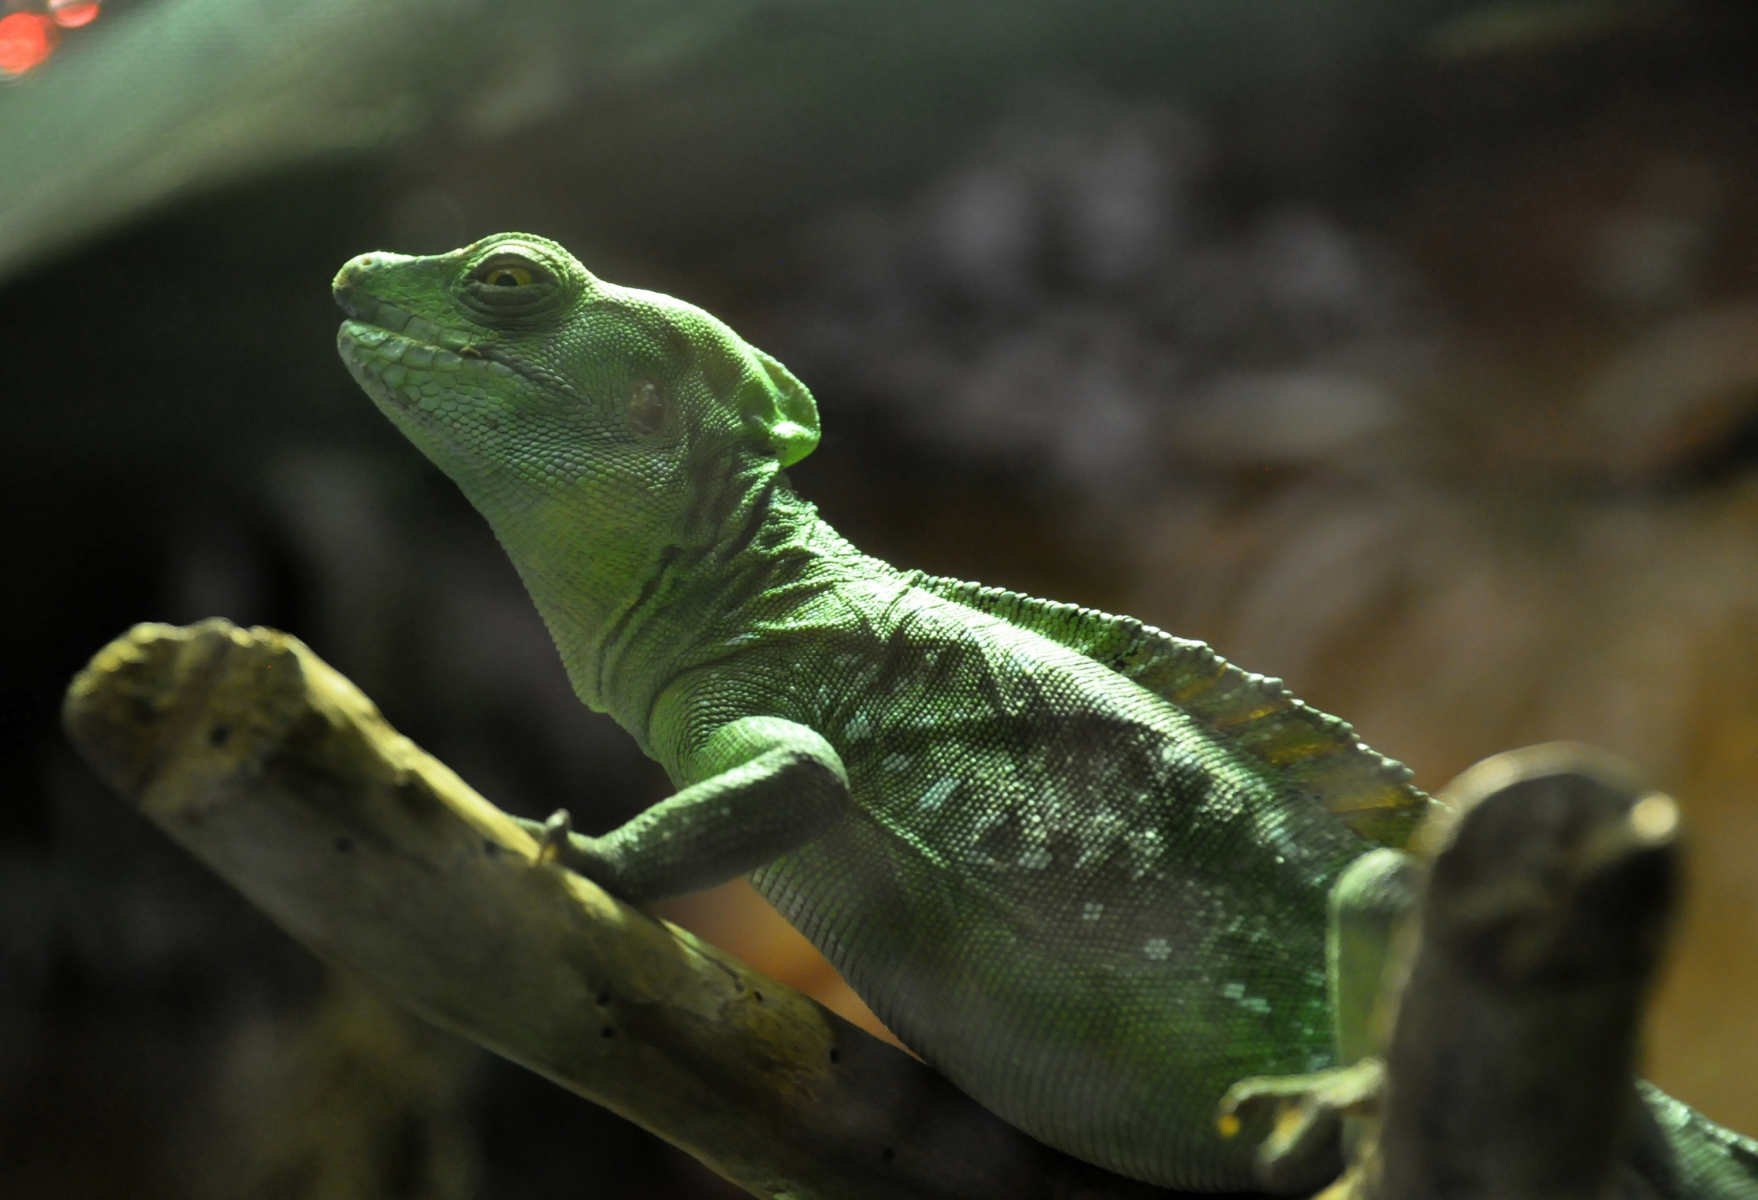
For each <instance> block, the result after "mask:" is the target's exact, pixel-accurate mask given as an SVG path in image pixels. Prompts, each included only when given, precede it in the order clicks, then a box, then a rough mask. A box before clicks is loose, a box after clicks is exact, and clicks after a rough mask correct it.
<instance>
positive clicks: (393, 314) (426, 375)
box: [336, 287, 518, 416]
mask: <svg viewBox="0 0 1758 1200" xmlns="http://www.w3.org/2000/svg"><path fill="white" fill-rule="evenodd" d="M336 303H337V304H339V305H340V306H341V308H342V311H343V312H345V313H347V314H348V316H349V318H350V319H349V320H347V321H344V322H342V328H341V329H340V330H339V331H338V333H337V335H336V345H337V348H338V349H339V350H340V351H341V352H342V359H343V361H344V362H346V363H347V364H348V367H349V369H350V371H352V372H353V374H354V376H355V378H357V379H358V380H359V381H360V382H361V384H362V385H363V386H364V387H366V389H367V391H368V392H369V393H370V394H372V395H373V396H374V398H376V399H379V400H380V401H381V402H384V403H388V404H391V405H394V406H395V407H397V408H399V409H402V410H404V411H405V412H408V413H409V414H410V415H411V416H415V415H417V414H429V415H436V414H440V413H447V414H450V413H453V412H456V411H458V410H460V409H472V408H478V407H483V406H486V404H487V401H488V399H489V391H488V389H490V388H491V387H494V386H495V385H496V384H497V383H499V382H500V381H502V380H505V379H507V378H509V377H511V376H513V375H515V374H517V373H518V372H516V371H515V370H514V369H513V368H512V367H510V366H508V365H507V364H506V363H505V362H502V361H500V359H499V357H498V356H495V355H494V354H493V351H492V350H491V349H489V348H487V347H479V346H475V345H472V344H471V342H470V340H469V339H468V338H467V337H465V336H464V335H463V334H461V333H458V332H457V331H455V330H450V329H446V328H444V327H443V326H440V325H436V324H434V323H433V322H432V321H429V320H427V319H426V318H424V317H419V316H416V315H414V314H412V313H408V312H405V311H404V310H402V309H400V308H398V307H396V306H395V305H393V304H387V303H385V302H384V301H382V300H380V299H379V298H378V297H376V296H374V295H372V294H371V293H368V292H362V291H360V290H359V289H357V288H352V287H338V288H337V289H336Z"/></svg>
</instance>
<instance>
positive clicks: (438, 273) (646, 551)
mask: <svg viewBox="0 0 1758 1200" xmlns="http://www.w3.org/2000/svg"><path fill="white" fill-rule="evenodd" d="M335 296H336V300H337V303H339V304H340V305H341V306H342V308H343V310H344V311H345V312H346V313H347V314H348V318H349V319H348V320H346V321H344V322H343V323H342V327H341V332H340V333H339V335H338V338H337V342H338V346H339V348H340V350H341V355H342V360H343V362H345V363H346V364H347V366H348V369H349V371H351V372H352V373H353V375H354V378H355V379H356V380H357V381H358V382H359V383H360V386H361V387H362V388H364V389H365V391H366V393H367V395H369V396H370V397H371V398H372V399H373V401H374V402H375V403H376V404H377V405H378V407H379V408H380V409H381V410H382V411H383V412H384V413H385V415H386V416H388V417H389V418H390V419H391V420H392V422H394V423H395V424H396V425H397V426H398V428H400V429H401V430H402V431H403V432H404V433H405V434H406V435H407V436H408V437H409V439H410V440H411V441H413V442H414V443H415V444H416V445H417V446H418V447H419V448H420V449H421V451H422V452H423V453H424V454H426V455H427V457H428V458H430V459H432V460H433V461H434V463H435V464H437V465H438V466H439V467H440V468H441V469H442V470H443V471H445V472H446V474H448V475H449V476H451V477H452V479H453V480H454V481H456V482H457V483H458V485H459V486H460V487H461V488H462V489H463V490H464V492H465V494H466V495H467V496H468V497H469V498H470V500H471V501H472V503H473V504H475V506H476V507H477V508H478V509H479V510H480V511H481V512H482V513H483V515H484V516H486V517H487V518H488V519H489V522H490V523H491V524H492V525H494V526H495V530H496V533H497V534H499V535H500V537H501V540H502V542H503V543H504V544H506V546H507V548H508V549H509V551H511V552H512V555H513V558H514V560H515V561H516V562H517V563H518V564H519V566H520V568H521V570H522V571H523V572H524V573H525V574H526V577H527V582H528V583H531V584H532V585H533V592H534V593H537V592H539V591H540V589H541V583H540V580H539V579H537V578H534V577H533V576H534V575H536V576H542V575H546V574H550V575H554V574H570V575H572V576H575V577H577V576H578V575H579V573H580V572H581V571H589V572H591V573H594V574H598V575H604V574H606V573H609V574H611V575H618V576H622V577H628V578H633V577H635V576H638V575H639V574H640V573H641V572H642V570H643V569H644V564H647V563H650V561H651V558H652V556H653V554H655V553H657V552H659V551H660V550H662V549H663V548H664V547H665V546H666V545H668V544H673V543H676V542H678V541H679V540H680V539H682V540H688V536H689V535H688V534H687V533H686V532H685V531H684V530H683V528H682V524H683V522H685V521H686V520H687V517H688V514H690V513H692V512H698V513H699V512H700V511H701V509H702V507H703V506H702V504H701V501H702V499H703V497H701V496H699V495H697V494H696V492H697V491H698V490H699V489H703V488H709V487H713V486H717V485H716V483H715V480H717V479H724V478H725V475H724V467H725V465H726V464H727V463H729V462H731V463H733V464H734V465H735V466H740V465H742V466H743V467H754V468H755V469H757V470H759V471H761V470H763V469H764V464H768V465H769V467H770V468H771V469H772V468H773V467H775V466H783V467H785V466H788V465H790V464H792V463H794V462H796V461H798V460H799V459H801V458H803V457H805V455H806V454H807V453H808V452H809V451H810V450H811V449H812V448H813V447H814V446H815V445H816V444H817V441H818V421H817V410H816V408H815V406H814V404H813V402H812V396H811V394H810V393H809V392H808V391H807V390H806V389H805V387H804V386H803V385H802V384H801V383H800V382H799V381H798V380H796V379H795V378H794V377H793V376H792V375H790V374H789V373H788V372H787V370H786V369H785V368H784V367H782V366H781V364H780V363H778V362H776V361H775V360H773V359H771V358H769V357H768V356H767V355H765V354H763V353H762V352H761V351H759V350H756V349H755V348H753V347H751V346H749V345H747V344H746V343H745V342H744V341H743V340H742V339H741V338H739V337H738V335H737V334H735V333H733V331H732V330H731V329H729V328H728V327H727V326H726V325H724V324H723V323H722V322H720V321H719V320H717V319H716V318H714V317H712V316H710V315H709V314H708V313H706V312H703V311H702V310H701V309H698V308H695V307H693V306H691V305H689V304H685V303H683V302H682V301H679V300H674V299H672V298H671V297H669V296H662V295H659V294H657V293H654V292H645V291H638V290H635V289H632V288H623V287H618V286H616V285H615V284H610V283H605V282H603V281H602V280H599V279H597V278H595V277H594V276H593V275H592V274H591V273H590V272H589V271H587V270H586V268H585V267H583V266H581V265H580V263H579V262H578V261H577V260H576V259H575V258H574V257H573V255H571V254H569V253H568V252H567V251H566V250H565V249H563V248H562V247H561V246H559V245H557V244H556V243H554V242H552V241H549V240H547V239H545V238H540V237H533V236H531V235H528V234H497V235H496V236H494V237H490V238H486V239H484V240H482V241H480V242H477V243H475V244H474V245H470V246H466V247H465V248H463V249H462V250H457V251H454V252H452V253H450V254H438V255H431V256H425V257H410V256H406V255H401V254H386V253H374V254H363V255H361V256H360V257H358V258H355V259H353V260H352V261H350V262H349V263H347V264H346V265H345V266H343V268H342V270H341V271H340V272H339V273H338V274H337V275H336V279H335ZM558 530H565V531H566V533H565V535H563V534H558V533H557V532H556V531H558ZM561 557H566V558H567V559H568V560H569V561H566V562H563V561H557V560H558V559H559V558H561ZM546 559H547V561H545V560H546Z"/></svg>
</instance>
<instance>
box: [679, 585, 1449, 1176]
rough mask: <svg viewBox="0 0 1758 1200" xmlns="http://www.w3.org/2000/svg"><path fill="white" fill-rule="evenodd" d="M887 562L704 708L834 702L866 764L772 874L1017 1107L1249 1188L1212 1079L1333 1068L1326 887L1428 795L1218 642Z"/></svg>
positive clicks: (838, 721) (1025, 1122)
mask: <svg viewBox="0 0 1758 1200" xmlns="http://www.w3.org/2000/svg"><path fill="white" fill-rule="evenodd" d="M868 561H869V562H871V560H868ZM872 565H873V570H871V571H870V572H867V571H850V572H848V573H847V575H846V577H845V578H843V579H841V580H839V581H838V583H837V585H836V586H835V587H834V588H831V589H827V590H825V591H822V592H820V593H818V595H817V597H816V598H815V599H814V600H813V601H812V602H811V603H810V604H808V605H807V606H806V607H805V608H797V607H796V608H794V609H793V610H792V611H791V612H790V613H789V614H788V616H787V618H786V619H785V620H777V621H775V622H773V623H771V624H759V625H758V626H757V627H756V629H755V631H754V632H751V633H747V634H746V635H744V636H745V642H744V644H743V646H742V647H741V648H740V649H739V650H737V651H736V652H735V653H733V654H732V655H731V656H730V657H727V658H723V659H720V660H719V661H717V662H716V663H715V664H714V665H713V667H712V668H711V669H710V670H708V671H707V672H706V673H705V674H704V675H702V676H698V677H697V680H696V683H695V684H694V685H693V686H694V687H695V688H699V689H703V690H702V691H701V693H700V694H699V695H698V697H697V698H696V699H695V701H693V703H692V707H695V708H698V709H700V710H702V711H715V710H720V709H723V708H725V707H726V706H727V702H728V700H729V699H730V695H731V693H736V695H737V700H736V707H737V708H738V709H740V710H742V711H752V710H757V711H770V712H773V713H774V715H777V716H783V717H787V718H788V719H790V720H796V721H799V722H801V723H803V724H807V725H810V726H811V727H812V728H814V729H816V730H818V731H819V732H820V733H822V734H823V736H824V737H825V738H826V739H827V740H829V741H830V742H831V744H832V745H833V746H834V747H835V749H836V750H837V752H838V754H839V755H840V756H841V757H842V759H843V763H844V765H845V766H846V768H847V770H848V775H849V781H850V787H851V791H852V793H853V796H854V799H855V801H856V810H855V813H854V815H852V816H850V817H849V818H847V819H845V820H843V821H842V822H841V823H839V824H838V825H837V826H835V827H834V828H833V829H832V830H831V831H830V832H829V833H827V834H826V835H824V836H822V837H820V838H819V839H817V840H816V841H814V842H813V843H811V844H809V845H807V846H805V847H803V848H801V849H800V850H798V851H795V852H794V853H791V854H788V855H785V856H783V857H782V858H780V859H778V860H776V861H775V862H773V863H771V864H769V865H767V866H765V867H763V868H761V869H760V870H758V871H757V872H755V873H754V874H753V876H752V878H753V881H754V882H755V883H756V885H757V886H758V888H759V889H760V890H761V891H762V892H763V893H764V894H765V895H766V896H767V897H768V898H769V899H770V900H771V901H772V902H773V903H774V904H775V905H776V906H777V907H778V908H779V909H780V910H781V912H782V913H783V914H784V915H786V916H787V917H788V918H789V919H790V920H791V921H792V922H793V923H794V924H795V925H796V926H797V927H798V928H800V929H801V931H802V932H804V933H805V934H806V935H807V936H808V937H809V938H810V939H811V940H812V941H813V942H814V943H815V944H816V945H817V946H818V947H819V948H820V949H821V950H822V951H823V952H824V953H825V954H826V956H827V957H828V958H829V959H830V960H831V962H832V963H834V964H835V965H836V966H837V968H838V969H839V970H840V971H842V973H843V974H844V976H845V977H846V978H847V979H848V980H849V982H850V984H851V985H852V986H853V987H854V988H855V990H856V991H857V992H858V993H859V994H860V995H861V996H862V998H863V999H864V1000H866V1002H867V1003H868V1004H869V1005H870V1006H871V1007H872V1008H873V1010H874V1011H875V1012H876V1013H877V1014H878V1015H879V1017H880V1018H881V1019H882V1020H884V1021H885V1022H886V1023H887V1025H889V1026H890V1027H891V1028H892V1029H894V1030H895V1031H896V1032H897V1033H898V1035H899V1036H900V1037H901V1038H903V1040H904V1041H905V1042H906V1043H907V1044H908V1045H910V1046H911V1047H912V1048H913V1049H915V1050H916V1051H917V1052H918V1053H920V1054H921V1055H922V1056H923V1057H924V1058H926V1059H927V1060H928V1061H930V1062H932V1063H933V1064H934V1065H935V1066H937V1067H938V1068H940V1069H941V1070H942V1071H944V1072H945V1073H946V1074H947V1075H948V1076H949V1077H950V1078H952V1079H953V1081H954V1082H956V1083H958V1084H959V1085H960V1086H961V1087H963V1088H964V1089H965V1090H967V1091H968V1092H970V1093H971V1094H972V1095H973V1096H974V1097H976V1098H977V1099H978V1100H979V1101H980V1102H982V1103H984V1104H985V1105H986V1106H988V1107H990V1108H992V1109H994V1110H995V1111H996V1112H998V1113H999V1114H1000V1115H1001V1116H1003V1117H1004V1118H1006V1119H1008V1120H1009V1121H1011V1122H1012V1123H1014V1124H1016V1125H1018V1126H1019V1127H1020V1128H1022V1129H1025V1130H1026V1131H1027V1132H1029V1133H1032V1134H1033V1135H1034V1136H1037V1137H1039V1138H1040V1139H1042V1140H1044V1141H1046V1142H1049V1143H1051V1144H1052V1145H1055V1146H1057V1147H1059V1148H1061V1149H1064V1150H1066V1151H1068V1152H1069V1153H1072V1154H1075V1155H1076V1156H1078V1157H1082V1158H1085V1159H1087V1160H1089V1161H1093V1162H1097V1163H1099V1164H1101V1165H1104V1166H1107V1167H1109V1168H1111V1169H1114V1170H1117V1171H1120V1172H1123V1173H1125V1174H1129V1175H1132V1176H1135V1177H1137V1178H1142V1179H1147V1180H1150V1181H1153V1182H1156V1183H1160V1184H1164V1185H1170V1186H1177V1187H1184V1188H1199V1189H1203V1190H1223V1189H1230V1188H1243V1187H1249V1186H1250V1185H1251V1173H1250V1157H1251V1144H1250V1141H1251V1140H1250V1139H1247V1138H1241V1139H1238V1140H1236V1141H1228V1140H1224V1139H1222V1138H1220V1137H1219V1136H1218V1135H1217V1134H1216V1132H1215V1129H1214V1124H1213V1114H1214V1107H1215V1104H1216V1102H1217V1101H1218V1099H1219V1097H1220V1095H1221V1094H1222V1092H1223V1091H1224V1090H1225V1089H1226V1087H1227V1086H1228V1085H1230V1084H1231V1083H1233V1082H1234V1081H1236V1080H1238V1079H1240V1078H1242V1077H1244V1076H1248V1075H1258V1074H1277V1073H1294V1072H1302V1071H1308V1070H1314V1069H1317V1068H1320V1067H1323V1066H1325V1065H1328V1064H1329V1062H1330V1056H1331V1049H1330V1022H1329V1017H1328V1010H1327V1008H1326V997H1325V974H1324V965H1325V964H1324V938H1325V896H1326V893H1327V891H1328V888H1329V885H1330V882H1331V880H1332V879H1333V878H1334V877H1335V875H1336V873H1337V872H1338V871H1339V870H1340V869H1341V868H1342V867H1343V866H1344V865H1345V864H1347V863H1348V862H1349V861H1350V860H1352V859H1353V858H1354V857H1356V856H1357V855H1358V854H1360V853H1361V852H1362V851H1363V850H1364V849H1366V848H1368V842H1367V839H1370V838H1374V836H1375V835H1376V834H1377V835H1379V838H1378V839H1375V840H1379V839H1386V840H1390V839H1391V838H1395V837H1396V836H1397V834H1399V833H1400V832H1401V831H1402V830H1403V828H1404V827H1405V824H1406V822H1407V821H1408V820H1409V819H1410V814H1412V813H1413V812H1414V811H1415V810H1417V809H1419V808H1420V807H1421V804H1422V802H1423V800H1424V798H1423V797H1422V795H1421V793H1420V792H1416V791H1415V790H1414V789H1413V788H1410V787H1409V784H1408V774H1407V773H1406V772H1404V771H1403V769H1402V768H1400V767H1398V766H1397V765H1396V764H1392V763H1389V762H1388V761H1387V760H1385V759H1382V758H1380V757H1379V756H1378V755H1374V754H1373V753H1372V752H1371V751H1368V750H1366V749H1365V748H1364V747H1361V746H1359V744H1358V743H1356V741H1355V739H1354V737H1353V734H1352V732H1351V731H1349V730H1348V727H1347V726H1345V725H1343V724H1342V723H1341V722H1338V721H1335V720H1334V719H1333V718H1328V717H1325V716H1323V715H1322V714H1318V713H1316V712H1314V710H1312V709H1309V708H1306V707H1305V706H1304V705H1300V704H1299V702H1298V701H1295V700H1293V698H1292V697H1290V696H1288V695H1287V693H1286V692H1285V691H1284V690H1282V689H1281V688H1280V686H1279V685H1278V684H1276V683H1274V682H1273V681H1268V680H1262V679H1260V678H1258V677H1255V676H1249V675H1246V674H1244V673H1243V672H1239V671H1237V670H1236V669H1235V668H1232V667H1230V666H1229V665H1228V664H1226V663H1225V662H1224V661H1223V660H1221V659H1220V658H1219V657H1217V656H1215V655H1214V654H1213V652H1212V651H1209V650H1208V648H1207V647H1205V646H1202V645H1201V644H1200V643H1194V642H1181V641H1179V640H1178V639H1173V638H1169V637H1167V636H1166V635H1164V634H1161V633H1160V632H1159V631H1158V630H1154V629H1152V627H1150V626H1144V625H1141V624H1139V623H1132V622H1128V621H1127V620H1125V619H1120V618H1106V617H1105V616H1104V615H1103V614H1096V613H1091V612H1090V611H1089V610H1081V609H1073V608H1072V606H1052V605H1049V604H1048V603H1046V602H1042V601H1032V600H1030V599H1029V598H1025V597H1016V596H1014V595H1013V594H1011V593H1001V592H997V591H994V590H990V589H976V588H973V587H972V586H971V585H959V584H956V583H954V582H953V581H942V580H934V579H931V578H929V577H924V576H920V575H915V574H908V575H903V574H899V573H897V572H894V571H892V570H891V569H890V568H888V567H884V566H883V564H878V563H873V564H872ZM967 597H968V598H969V599H970V600H972V601H974V603H965V602H964V600H965V598H967ZM1003 614H1008V615H1019V616H1021V617H1023V619H1022V620H1020V621H1019V622H1018V623H1015V622H1014V621H1010V620H1007V619H1004V615H1003ZM1034 622H1035V623H1036V624H1038V625H1039V626H1040V627H1042V628H1044V629H1047V630H1048V632H1044V631H1041V629H1040V628H1033V627H1032V626H1033V623H1034ZM1052 635H1060V636H1052ZM1077 647H1079V648H1077ZM1095 651H1096V653H1095ZM1132 672H1133V674H1134V675H1135V676H1136V678H1132V677H1131V673H1132ZM1362 814H1366V815H1365V817H1364V816H1362Z"/></svg>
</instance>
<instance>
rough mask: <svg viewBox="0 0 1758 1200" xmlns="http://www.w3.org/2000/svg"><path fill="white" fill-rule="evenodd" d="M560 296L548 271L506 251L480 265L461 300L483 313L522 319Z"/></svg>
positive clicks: (552, 273) (553, 278)
mask: <svg viewBox="0 0 1758 1200" xmlns="http://www.w3.org/2000/svg"><path fill="white" fill-rule="evenodd" d="M559 292H560V281H559V280H557V278H556V275H555V273H554V272H553V271H551V270H550V269H549V268H548V267H546V266H544V265H543V264H542V263H540V262H538V261H536V260H535V259H532V258H528V257H526V256H525V255H523V254H517V253H512V252H505V251H503V252H502V253H499V254H495V255H492V256H490V257H489V258H488V259H487V260H486V261H484V262H482V263H479V264H478V265H477V266H476V267H475V269H473V270H472V271H471V272H470V274H469V275H468V276H467V277H466V278H465V280H464V286H463V288H462V295H463V298H464V299H465V300H466V301H468V302H469V303H470V304H471V305H472V306H473V307H475V308H477V309H479V310H481V311H483V312H488V313H495V314H502V315H505V316H521V317H522V316H526V315H534V314H535V313H537V312H538V311H539V310H542V309H545V308H547V307H548V306H549V304H550V303H551V302H552V301H554V300H556V299H558V298H559Z"/></svg>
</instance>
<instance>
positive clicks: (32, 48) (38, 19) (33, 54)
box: [0, 12, 61, 75]
mask: <svg viewBox="0 0 1758 1200" xmlns="http://www.w3.org/2000/svg"><path fill="white" fill-rule="evenodd" d="M60 32H61V31H60V30H58V29H56V28H55V26H54V25H52V24H50V22H49V18H48V17H45V16H43V15H42V14H41V13H22V12H15V13H13V14H12V15H11V16H7V17H0V73H5V74H7V75H22V74H24V73H25V72H26V71H28V70H30V69H31V68H32V67H34V66H37V65H39V64H40V63H41V62H42V61H43V60H44V59H45V58H48V57H49V56H50V55H51V54H53V53H55V41H56V39H57V38H58V37H59V36H60Z"/></svg>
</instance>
